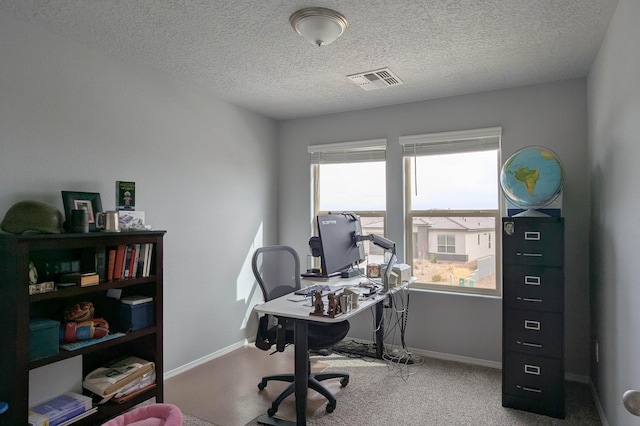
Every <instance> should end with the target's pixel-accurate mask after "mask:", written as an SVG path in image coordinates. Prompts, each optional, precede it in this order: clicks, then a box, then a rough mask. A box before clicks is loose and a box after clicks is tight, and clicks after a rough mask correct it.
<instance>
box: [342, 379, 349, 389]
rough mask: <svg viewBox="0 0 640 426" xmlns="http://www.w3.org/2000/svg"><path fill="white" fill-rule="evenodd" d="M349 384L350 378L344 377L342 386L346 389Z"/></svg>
mask: <svg viewBox="0 0 640 426" xmlns="http://www.w3.org/2000/svg"><path fill="white" fill-rule="evenodd" d="M348 384H349V378H348V377H343V378H342V380H340V386H342V387H345V386H347V385H348Z"/></svg>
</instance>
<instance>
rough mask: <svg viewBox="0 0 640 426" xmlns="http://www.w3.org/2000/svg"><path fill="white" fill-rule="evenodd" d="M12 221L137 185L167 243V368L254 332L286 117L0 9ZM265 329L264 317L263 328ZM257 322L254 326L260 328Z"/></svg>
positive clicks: (109, 198)
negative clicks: (24, 208)
mask: <svg viewBox="0 0 640 426" xmlns="http://www.w3.org/2000/svg"><path fill="white" fill-rule="evenodd" d="M0 58H1V59H0V217H2V216H4V213H5V212H6V210H7V209H8V208H9V207H10V206H11V205H12V204H14V203H15V202H17V201H21V200H25V199H34V200H40V201H44V202H47V203H50V204H53V205H55V206H56V207H58V208H59V209H60V210H61V211H62V210H63V208H62V198H61V195H60V191H61V190H73V191H87V192H99V193H100V194H101V198H102V203H103V207H104V208H105V209H113V208H114V206H115V181H116V180H132V181H135V182H136V207H137V208H138V209H139V210H144V211H145V212H146V216H147V222H148V223H150V224H151V225H153V227H154V228H156V229H165V230H167V234H166V239H165V245H164V247H165V264H164V270H165V281H164V283H165V309H164V327H165V345H164V348H165V349H164V355H165V358H164V359H165V371H170V370H173V369H176V368H179V367H181V366H183V365H185V364H187V363H189V362H192V361H194V360H197V359H198V358H201V357H206V356H209V355H210V354H212V353H215V352H216V351H220V350H222V349H224V348H226V347H228V346H230V345H233V344H237V343H238V342H242V341H243V340H244V339H245V338H246V337H253V336H254V331H253V330H247V329H246V328H245V326H246V319H247V316H248V315H249V313H250V309H251V302H250V299H251V297H252V295H253V294H254V293H255V291H256V288H255V286H254V280H253V275H252V273H251V268H250V264H249V261H250V255H251V253H252V252H253V249H254V247H255V246H259V245H263V244H264V243H275V242H276V238H277V216H276V214H277V185H276V184H277V171H278V168H277V167H276V164H277V150H276V144H277V125H276V123H275V122H274V121H272V120H269V119H266V118H263V117H261V116H258V115H256V114H253V113H250V112H248V111H246V110H243V109H241V108H238V107H236V106H234V105H231V104H229V103H226V102H223V101H220V100H217V99H215V98H213V97H212V96H209V95H208V94H206V93H205V92H204V91H202V90H197V89H194V88H191V87H189V86H187V85H184V84H181V83H179V82H177V81H176V80H175V79H172V78H167V77H165V76H163V75H161V74H159V73H157V72H155V71H153V70H150V69H144V68H142V67H137V66H134V65H130V64H123V63H120V62H117V61H115V60H113V59H112V58H110V57H107V56H104V55H103V54H99V53H97V52H95V51H93V50H90V49H88V48H85V47H84V46H81V45H79V44H77V43H73V42H70V41H67V40H64V39H62V38H60V37H58V36H55V35H52V34H47V33H45V32H44V31H42V30H40V29H38V28H35V27H32V26H30V25H27V24H24V23H20V22H17V21H16V20H15V19H13V18H8V17H6V16H3V15H0ZM253 323H255V321H254V322H253ZM253 327H254V330H255V324H254V325H253Z"/></svg>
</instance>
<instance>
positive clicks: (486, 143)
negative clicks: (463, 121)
mask: <svg viewBox="0 0 640 426" xmlns="http://www.w3.org/2000/svg"><path fill="white" fill-rule="evenodd" d="M501 136H502V127H487V128H483V129H472V130H459V131H453V132H440V133H427V134H424V135H411V136H400V138H399V141H400V145H402V155H403V156H405V157H415V156H422V155H438V154H452V153H457V152H469V151H489V150H494V149H499V148H500V138H501Z"/></svg>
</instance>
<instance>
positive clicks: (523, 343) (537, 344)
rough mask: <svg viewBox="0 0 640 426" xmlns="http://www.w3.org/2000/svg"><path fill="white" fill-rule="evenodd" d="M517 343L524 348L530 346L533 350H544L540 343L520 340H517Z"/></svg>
mask: <svg viewBox="0 0 640 426" xmlns="http://www.w3.org/2000/svg"><path fill="white" fill-rule="evenodd" d="M516 343H517V344H519V345H522V346H529V347H531V348H542V345H541V344H540V343H529V342H521V341H519V340H516Z"/></svg>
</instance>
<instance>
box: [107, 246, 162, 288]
mask: <svg viewBox="0 0 640 426" xmlns="http://www.w3.org/2000/svg"><path fill="white" fill-rule="evenodd" d="M152 253H153V244H151V243H149V244H131V245H124V244H123V245H119V246H117V247H115V248H112V249H110V250H109V255H108V263H107V265H108V266H107V280H108V281H113V280H122V279H129V278H140V277H148V276H149V274H150V272H151V259H152Z"/></svg>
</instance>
